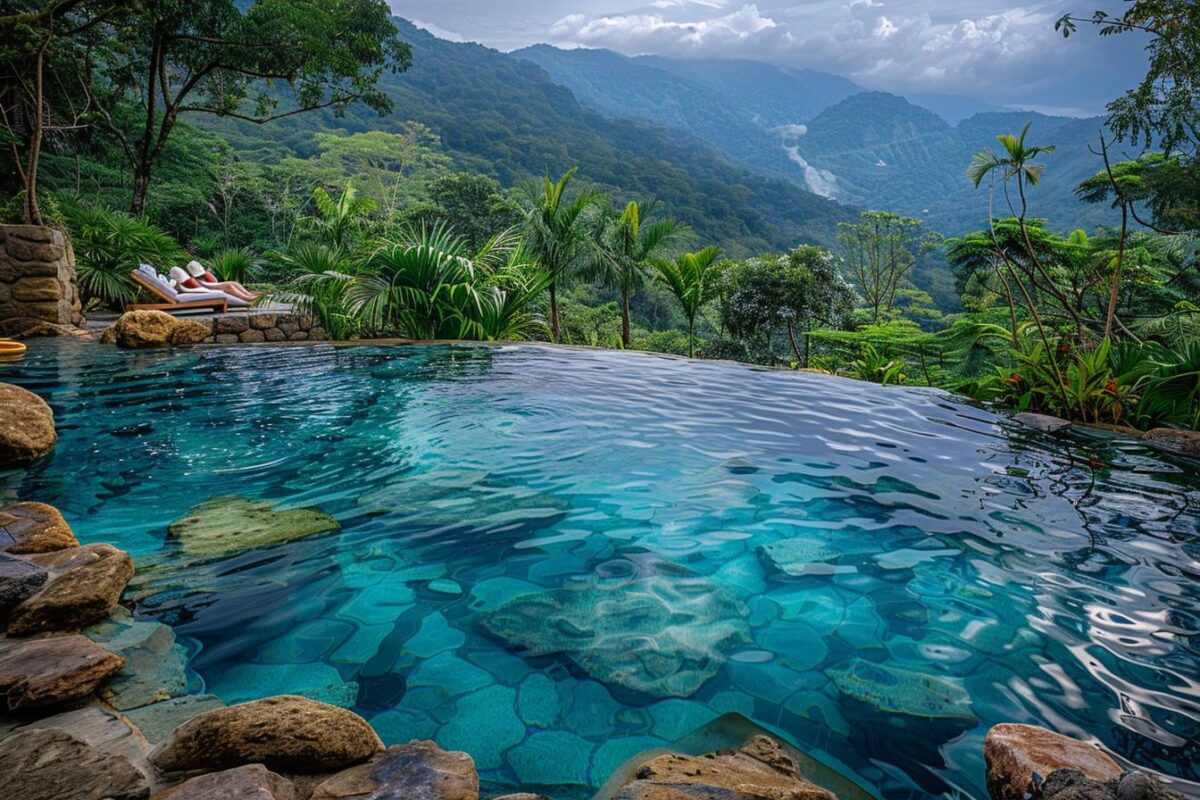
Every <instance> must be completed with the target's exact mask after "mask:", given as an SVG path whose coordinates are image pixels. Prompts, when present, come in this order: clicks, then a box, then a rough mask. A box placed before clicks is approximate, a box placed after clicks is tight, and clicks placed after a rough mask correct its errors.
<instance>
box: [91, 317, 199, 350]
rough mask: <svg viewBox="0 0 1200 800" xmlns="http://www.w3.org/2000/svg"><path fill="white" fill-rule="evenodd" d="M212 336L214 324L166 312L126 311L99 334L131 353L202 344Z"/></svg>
mask: <svg viewBox="0 0 1200 800" xmlns="http://www.w3.org/2000/svg"><path fill="white" fill-rule="evenodd" d="M212 335H213V329H212V323H208V324H205V323H203V322H200V321H199V320H195V319H182V318H179V317H173V316H171V315H170V314H168V313H167V312H165V311H126V312H125V313H124V314H122V315H121V317H120V318H119V319H118V320H117V321H116V322H115V323H113V325H112V327H110V328H108V329H106V330H105V331H104V333H102V334H101V335H100V341H102V342H104V343H105V344H116V345H117V347H124V348H127V349H130V350H141V349H145V348H150V347H168V346H171V345H184V344H199V343H201V342H203V341H204V340H206V339H209V338H210V337H212Z"/></svg>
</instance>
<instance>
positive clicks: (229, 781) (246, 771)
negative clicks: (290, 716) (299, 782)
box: [154, 764, 296, 800]
mask: <svg viewBox="0 0 1200 800" xmlns="http://www.w3.org/2000/svg"><path fill="white" fill-rule="evenodd" d="M295 797H296V789H295V787H293V786H292V782H291V781H289V780H288V779H287V778H285V777H283V776H282V775H276V774H275V773H274V772H271V771H270V770H269V769H267V768H266V767H264V766H263V765H262V764H247V765H246V766H244V767H235V768H234V769H227V770H224V771H223V772H212V773H209V774H208V775H201V776H199V777H196V778H192V779H191V780H190V781H187V782H186V783H182V784H180V785H179V786H176V787H175V788H174V789H171V790H170V791H167V792H163V793H162V794H160V795H156V796H155V798H154V800H295Z"/></svg>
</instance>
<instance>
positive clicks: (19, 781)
mask: <svg viewBox="0 0 1200 800" xmlns="http://www.w3.org/2000/svg"><path fill="white" fill-rule="evenodd" d="M0 775H3V776H4V787H5V794H4V797H5V800H143V798H146V797H149V796H150V782H149V781H148V780H147V779H146V776H145V775H144V774H142V772H141V770H139V769H137V768H136V767H134V766H133V764H131V763H130V762H129V760H128V759H126V758H123V757H121V756H119V755H113V754H111V753H104V752H101V751H100V750H97V749H96V748H94V747H92V746H90V745H88V744H87V743H86V742H84V741H83V740H81V739H79V738H76V737H75V736H72V735H71V734H69V733H67V732H66V731H63V730H58V729H55V728H43V729H38V728H30V729H25V730H22V731H19V732H17V733H14V734H12V735H11V736H9V737H8V738H6V739H4V740H3V741H0Z"/></svg>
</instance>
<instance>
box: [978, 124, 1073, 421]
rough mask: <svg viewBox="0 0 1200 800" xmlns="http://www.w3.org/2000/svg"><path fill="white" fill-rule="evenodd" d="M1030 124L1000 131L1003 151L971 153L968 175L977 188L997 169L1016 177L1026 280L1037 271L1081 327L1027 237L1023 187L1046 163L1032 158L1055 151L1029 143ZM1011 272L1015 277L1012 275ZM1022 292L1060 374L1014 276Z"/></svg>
mask: <svg viewBox="0 0 1200 800" xmlns="http://www.w3.org/2000/svg"><path fill="white" fill-rule="evenodd" d="M1032 125H1033V121H1032V120H1030V121H1029V122H1027V123H1025V127H1024V128H1022V129H1021V134H1020V135H1019V136H1013V135H1012V134H1011V133H1002V134H1000V135H999V136H997V137H996V141H998V142H1000V144H1001V146H1002V147H1003V149H1004V153H1003V154H1002V155H1001V154H998V153H997V152H996V151H995V150H993V149H992V148H990V147H989V148H987V149H986V150H981V151H980V152H978V153H976V154H975V155H974V156H972V157H971V163H970V164H969V165H968V166H967V178H969V179H970V180H971V182H972V183H974V184H975V188H976V189H978V188H979V184H981V183H983V179H984V178H986V177H987V176H988V175H990V174H992V173H993V172H1000V173H1001V175H1002V181H1003V183H1004V184H1005V185H1006V186H1007V184H1008V183H1009V181H1014V180H1015V181H1016V185H1017V196H1018V197H1019V199H1020V206H1021V208H1020V211H1018V210H1017V209H1014V208H1012V202H1011V200H1010V201H1009V207H1010V210H1011V211H1012V213H1013V215H1014V216H1015V217H1016V218H1017V225H1018V227H1019V229H1020V233H1021V238H1022V240H1023V243H1024V245H1025V248H1024V249H1025V255H1026V256H1027V257H1028V260H1029V262H1030V264H1032V265H1033V267H1034V270H1033V271H1029V272H1028V273H1027V275H1028V278H1029V282H1030V283H1032V284H1034V285H1035V286H1036V285H1037V281H1036V277H1035V274H1034V273H1035V272H1036V274H1040V275H1041V277H1042V278H1043V279H1044V281H1045V289H1046V290H1047V291H1048V292H1050V294H1052V295H1053V296H1054V298H1055V299H1056V300H1058V301H1059V304H1060V305H1061V306H1062V307H1063V308H1064V309H1066V310H1067V311H1068V312H1069V313H1070V314H1071V316H1072V317H1074V319H1075V325H1076V328H1077V329H1079V330H1082V327H1083V324H1082V321H1081V320H1080V318H1079V315H1078V314H1077V313H1075V310H1074V309H1073V308H1072V306H1071V303H1070V302H1069V301H1068V300H1067V298H1066V297H1064V296H1063V293H1062V292H1061V291H1059V289H1058V287H1057V286H1056V285H1055V283H1054V279H1053V278H1052V277H1051V276H1050V274H1049V272H1048V271H1047V270H1046V268H1045V267H1044V266H1043V265H1042V260H1041V259H1040V258H1038V254H1037V250H1036V249H1035V248H1034V246H1033V242H1032V241H1031V240H1030V236H1029V227H1028V226H1027V224H1026V216H1027V214H1028V213H1029V199H1028V197H1027V196H1026V193H1025V190H1026V187H1027V186H1036V185H1038V184H1039V183H1041V180H1042V176H1043V175H1045V174H1046V167H1045V165H1043V164H1034V163H1033V161H1034V160H1036V159H1037V158H1038V156H1041V155H1049V154H1051V153H1053V152H1054V146H1053V145H1046V146H1028V145H1026V144H1025V140H1026V138H1027V136H1028V135H1029V128H1030V126H1032ZM1004 260H1005V263H1006V264H1007V265H1008V267H1009V270H1010V271H1013V270H1014V268H1015V267H1016V266H1017V265H1016V264H1015V260H1014V259H1013V258H1012V257H1011V256H1008V255H1007V254H1006V255H1005V257H1004ZM1015 277H1016V276H1015V274H1014V278H1015ZM1014 283H1015V284H1016V286H1017V288H1018V289H1019V290H1020V292H1021V295H1022V296H1023V297H1024V299H1025V304H1026V305H1027V306H1028V307H1029V313H1030V314H1031V315H1032V316H1033V323H1034V325H1035V326H1036V327H1037V331H1038V335H1039V337H1040V338H1041V340H1042V346H1043V348H1044V349H1045V351H1046V353H1047V357H1048V358H1049V359H1050V362H1051V364H1052V365H1053V366H1054V370H1055V372H1056V374H1059V375H1061V374H1062V373H1061V370H1060V369H1059V366H1058V359H1057V356H1056V355H1055V350H1054V349H1053V348H1051V346H1050V340H1049V337H1048V336H1047V335H1046V328H1045V325H1043V324H1042V317H1041V314H1040V313H1039V312H1038V307H1037V303H1036V302H1035V301H1034V299H1033V297H1032V295H1031V294H1030V293H1029V289H1028V288H1027V287H1026V285H1025V282H1024V281H1022V280H1020V279H1019V278H1018V279H1016V280H1014ZM1063 399H1064V401H1065V400H1066V392H1065V390H1063ZM1067 405H1069V404H1067Z"/></svg>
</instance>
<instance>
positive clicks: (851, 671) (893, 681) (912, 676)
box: [828, 658, 976, 723]
mask: <svg viewBox="0 0 1200 800" xmlns="http://www.w3.org/2000/svg"><path fill="white" fill-rule="evenodd" d="M828 674H829V676H830V677H831V678H832V679H833V682H834V684H835V685H836V686H837V688H838V691H840V692H842V693H843V694H847V695H849V696H851V697H853V698H855V699H857V700H861V701H862V702H864V703H868V704H869V705H871V706H874V707H875V708H877V709H879V710H881V711H888V712H891V713H893V714H907V715H908V716H910V717H922V718H925V719H948V720H958V721H961V722H966V723H974V722H976V717H975V714H974V713H973V712H972V711H971V697H970V695H968V694H967V690H966V689H964V688H963V686H962V684H961V683H959V682H958V681H957V680H954V679H953V678H944V677H941V676H939V675H928V674H926V673H923V672H912V671H910V670H907V669H901V668H900V667H893V666H890V665H888V664H877V663H875V662H873V661H867V660H865V659H862V658H856V659H854V660H853V661H851V662H850V666H849V667H847V668H846V669H840V670H838V669H831V670H829V671H828Z"/></svg>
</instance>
